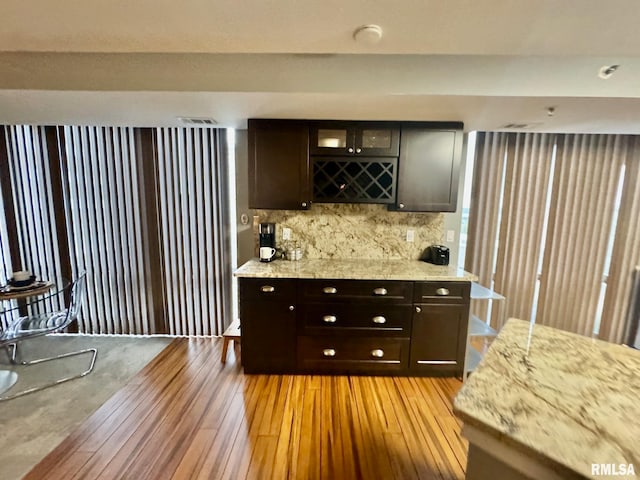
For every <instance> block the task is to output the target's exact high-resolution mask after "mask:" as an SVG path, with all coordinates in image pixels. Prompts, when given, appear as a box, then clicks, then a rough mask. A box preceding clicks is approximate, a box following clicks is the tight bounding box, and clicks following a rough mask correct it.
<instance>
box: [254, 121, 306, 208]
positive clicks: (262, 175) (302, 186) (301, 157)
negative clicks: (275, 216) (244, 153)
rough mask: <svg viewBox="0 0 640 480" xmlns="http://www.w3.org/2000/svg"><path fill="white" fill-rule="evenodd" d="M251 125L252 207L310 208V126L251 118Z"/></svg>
mask: <svg viewBox="0 0 640 480" xmlns="http://www.w3.org/2000/svg"><path fill="white" fill-rule="evenodd" d="M248 126H249V132H248V137H249V154H248V155H249V186H250V188H249V207H250V208H273V209H282V210H305V209H307V208H309V205H310V203H311V188H310V182H311V181H310V174H309V130H308V127H307V125H306V124H305V123H304V122H299V121H288V120H254V119H250V120H249V122H248Z"/></svg>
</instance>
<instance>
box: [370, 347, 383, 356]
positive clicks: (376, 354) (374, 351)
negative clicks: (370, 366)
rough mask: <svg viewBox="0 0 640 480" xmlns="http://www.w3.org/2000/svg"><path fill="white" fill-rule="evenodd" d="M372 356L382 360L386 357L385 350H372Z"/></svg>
mask: <svg viewBox="0 0 640 480" xmlns="http://www.w3.org/2000/svg"><path fill="white" fill-rule="evenodd" d="M371 356H372V357H375V358H382V357H384V350H382V349H380V348H376V349H375V350H371Z"/></svg>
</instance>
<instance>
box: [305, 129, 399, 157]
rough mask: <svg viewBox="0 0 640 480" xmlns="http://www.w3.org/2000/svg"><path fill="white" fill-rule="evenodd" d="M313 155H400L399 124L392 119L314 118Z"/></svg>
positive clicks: (312, 132)
mask: <svg viewBox="0 0 640 480" xmlns="http://www.w3.org/2000/svg"><path fill="white" fill-rule="evenodd" d="M309 136H310V152H311V155H321V156H325V157H332V156H357V155H359V156H363V157H397V156H398V149H399V145H400V129H399V124H397V123H391V122H348V121H346V122H334V121H318V122H312V123H311V125H310V130H309Z"/></svg>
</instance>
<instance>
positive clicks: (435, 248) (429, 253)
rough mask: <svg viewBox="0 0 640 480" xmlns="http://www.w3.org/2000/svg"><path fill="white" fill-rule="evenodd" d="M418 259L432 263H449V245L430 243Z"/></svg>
mask: <svg viewBox="0 0 640 480" xmlns="http://www.w3.org/2000/svg"><path fill="white" fill-rule="evenodd" d="M420 260H422V261H424V262H429V263H433V264H434V265H449V247H445V246H444V245H431V246H430V247H427V248H426V249H425V251H424V252H423V253H422V257H421V258H420Z"/></svg>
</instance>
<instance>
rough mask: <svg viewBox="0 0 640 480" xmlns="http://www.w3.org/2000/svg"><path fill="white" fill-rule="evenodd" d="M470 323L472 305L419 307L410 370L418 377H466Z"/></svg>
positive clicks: (416, 309)
mask: <svg viewBox="0 0 640 480" xmlns="http://www.w3.org/2000/svg"><path fill="white" fill-rule="evenodd" d="M468 324H469V305H468V303H467V304H459V305H455V304H448V305H438V304H418V305H416V306H415V308H414V313H413V326H412V335H411V354H410V357H409V362H410V363H409V370H410V371H411V372H412V373H415V374H433V375H447V374H449V375H462V369H463V368H464V356H465V345H466V338H467V328H468Z"/></svg>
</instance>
